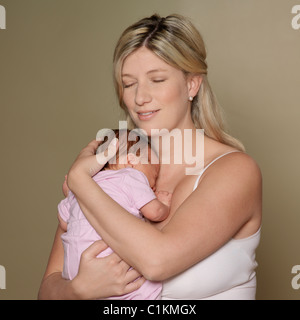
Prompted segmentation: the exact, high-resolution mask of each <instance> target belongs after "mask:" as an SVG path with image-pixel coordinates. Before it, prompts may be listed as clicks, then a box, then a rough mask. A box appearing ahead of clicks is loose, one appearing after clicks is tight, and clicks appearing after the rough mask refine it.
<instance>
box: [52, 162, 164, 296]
mask: <svg viewBox="0 0 300 320" xmlns="http://www.w3.org/2000/svg"><path fill="white" fill-rule="evenodd" d="M93 179H94V180H95V181H96V182H97V183H98V185H99V186H100V187H101V188H102V190H103V191H104V192H106V193H107V194H108V195H109V196H110V197H111V198H112V199H114V200H115V201H116V202H118V203H119V204H120V205H121V206H122V207H123V208H125V209H126V210H127V211H128V212H130V213H132V214H133V215H134V216H136V217H138V218H140V219H143V217H142V215H141V214H140V211H139V209H140V208H141V207H143V206H144V205H145V204H147V203H148V202H150V201H151V200H153V199H155V198H156V196H155V194H154V192H153V191H152V189H151V188H150V186H149V182H148V179H147V178H146V176H145V175H144V174H143V173H142V172H141V171H138V170H136V169H132V168H125V169H120V170H104V171H100V172H99V173H98V174H96V175H95V176H94V177H93ZM58 212H59V215H60V216H61V218H62V219H63V220H64V221H65V222H67V224H68V227H67V232H66V233H64V234H63V235H62V237H61V238H62V241H63V245H64V268H63V273H62V276H63V278H65V279H70V280H72V279H73V278H74V277H75V276H76V275H77V273H78V267H79V262H80V256H81V253H82V252H83V251H84V250H85V249H87V248H88V247H89V246H90V245H91V244H92V243H93V242H95V241H96V240H100V239H101V237H100V235H99V234H98V233H97V232H96V230H95V229H94V228H93V227H92V226H91V225H90V224H89V222H88V221H87V219H86V218H85V216H84V214H83V212H82V211H81V209H80V207H79V204H78V202H77V200H76V198H75V196H74V194H73V193H72V192H71V191H69V194H68V197H67V198H65V199H64V200H62V201H61V202H60V203H59V205H58ZM116 223H117V222H116ZM112 252H113V251H112V250H111V248H107V249H106V250H104V251H103V252H102V253H100V254H99V255H98V257H104V256H107V255H109V254H111V253H112ZM161 289H162V285H161V283H160V282H152V281H148V280H147V281H146V282H145V283H144V284H143V285H142V286H141V288H140V289H138V290H136V291H134V292H132V293H129V294H126V295H123V296H116V297H110V298H109V299H118V300H154V299H159V297H160V293H161Z"/></svg>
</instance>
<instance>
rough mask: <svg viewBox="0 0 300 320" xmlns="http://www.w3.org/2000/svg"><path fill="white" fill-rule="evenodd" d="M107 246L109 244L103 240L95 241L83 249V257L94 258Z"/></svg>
mask: <svg viewBox="0 0 300 320" xmlns="http://www.w3.org/2000/svg"><path fill="white" fill-rule="evenodd" d="M107 248H108V246H107V244H106V243H105V242H104V241H103V240H98V241H95V242H94V243H93V244H91V245H90V246H89V247H88V248H87V249H86V250H85V251H83V253H82V255H81V257H82V258H83V259H86V260H92V259H94V258H96V257H97V256H98V254H99V253H101V252H102V251H104V250H105V249H107Z"/></svg>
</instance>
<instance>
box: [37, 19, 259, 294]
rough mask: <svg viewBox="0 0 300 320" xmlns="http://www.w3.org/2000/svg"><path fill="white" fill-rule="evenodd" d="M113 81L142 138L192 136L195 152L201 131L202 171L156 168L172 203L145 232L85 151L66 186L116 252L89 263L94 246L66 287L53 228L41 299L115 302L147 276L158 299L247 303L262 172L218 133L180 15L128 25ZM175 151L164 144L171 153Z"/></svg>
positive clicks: (196, 45)
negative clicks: (102, 182) (98, 176)
mask: <svg viewBox="0 0 300 320" xmlns="http://www.w3.org/2000/svg"><path fill="white" fill-rule="evenodd" d="M114 81H115V87H116V91H117V95H118V97H119V101H120V105H121V107H122V108H123V109H124V110H125V112H126V114H127V118H128V121H130V123H131V124H132V126H133V127H138V128H141V129H143V130H145V131H146V133H147V134H148V135H151V134H152V132H153V129H159V130H161V129H167V130H166V132H171V131H172V130H174V129H177V130H176V132H177V134H178V135H180V136H181V137H183V136H184V130H185V129H190V130H191V131H192V133H193V135H192V137H193V139H192V140H191V141H192V145H191V147H192V150H193V151H195V150H196V149H197V148H198V147H199V146H198V145H196V141H197V140H196V135H197V132H198V131H197V129H204V132H205V135H204V169H203V170H201V171H200V172H199V173H198V174H197V175H186V169H187V168H190V167H191V164H190V163H185V162H183V163H182V164H176V163H174V162H172V161H171V163H169V164H162V165H161V169H160V173H159V178H158V180H157V185H156V190H157V191H168V192H169V193H172V194H173V197H172V203H171V209H170V216H169V217H168V219H166V220H165V221H163V222H161V223H159V224H156V225H155V226H153V225H151V224H149V223H144V222H143V221H141V220H138V219H136V218H134V217H133V216H132V215H131V214H129V213H128V212H126V210H124V209H123V208H122V207H120V206H119V205H118V204H117V203H116V202H114V201H113V200H112V199H111V198H109V197H108V196H107V195H106V194H105V193H104V192H103V191H102V189H101V188H100V187H99V186H98V185H96V184H95V183H94V182H93V180H92V178H91V176H92V175H93V174H94V173H96V172H98V171H99V170H100V169H101V167H102V166H101V165H100V164H99V163H98V162H97V160H96V156H95V152H96V149H97V147H98V144H99V143H98V142H97V141H92V142H91V143H89V144H88V146H87V147H86V148H84V149H83V150H82V151H81V153H80V154H79V156H78V158H77V159H76V161H75V162H74V164H73V166H72V167H71V169H70V171H69V175H68V184H69V187H70V189H71V190H72V192H73V193H74V194H75V195H76V197H77V200H78V202H79V203H80V206H81V208H82V209H83V212H84V214H85V216H86V217H87V219H88V220H89V221H90V223H91V224H92V225H93V227H94V228H95V229H96V230H97V232H98V233H99V234H101V236H102V238H103V239H104V241H105V243H107V244H108V245H109V246H110V247H111V248H112V249H113V250H114V252H115V253H114V254H112V255H111V256H109V257H107V258H103V259H96V258H95V257H96V256H97V254H98V253H99V252H100V251H101V250H103V249H104V248H106V244H105V243H104V242H98V243H96V244H94V245H93V246H91V247H90V248H88V249H87V250H86V252H84V253H83V255H82V258H81V263H80V267H79V272H78V275H77V277H76V278H75V279H74V280H72V281H66V280H64V279H62V277H61V271H62V265H63V249H62V244H61V239H60V235H61V233H62V231H61V230H60V229H59V228H58V230H57V233H56V237H55V241H54V246H53V249H52V252H51V255H50V259H49V264H48V266H47V270H46V273H45V276H44V279H43V282H42V284H41V288H40V294H39V296H40V298H48V299H49V298H55V299H60V298H61V299H66V298H80V299H96V298H105V297H108V296H111V295H121V294H125V293H128V292H130V291H133V290H135V289H137V288H138V287H139V286H141V284H142V283H143V281H144V278H146V279H149V280H152V281H163V291H162V299H255V291H256V275H255V268H256V265H257V264H256V261H255V250H256V248H257V246H258V244H259V239H260V226H261V215H262V212H261V210H262V209H261V207H262V203H261V202H262V195H261V193H262V181H261V180H262V179H261V173H260V170H259V168H258V166H257V164H256V163H255V161H254V160H253V159H252V158H251V157H249V156H248V155H247V154H246V153H245V152H244V148H243V146H242V144H241V143H240V142H239V141H237V140H236V139H235V138H233V137H231V136H230V135H228V134H227V133H226V132H225V129H224V126H223V122H222V117H221V113H220V110H219V107H218V105H217V103H216V100H215V98H214V95H213V93H212V90H211V88H210V86H209V83H208V80H207V65H206V52H205V47H204V43H203V40H202V38H201V36H200V34H199V32H198V31H197V30H196V28H195V27H194V26H193V24H192V23H191V22H190V21H189V20H188V19H186V18H184V17H182V16H180V15H170V16H167V17H165V18H161V17H160V16H158V15H154V16H151V17H149V18H145V19H142V20H141V21H139V22H137V23H135V24H134V25H132V26H130V27H129V28H127V29H126V30H125V31H124V33H123V34H122V36H121V38H120V40H119V42H118V44H117V46H116V49H115V54H114ZM185 141H186V140H184V139H182V143H183V144H184V143H185ZM174 147H175V146H174V144H172V143H171V145H170V148H171V150H170V152H171V154H173V151H174ZM160 151H161V150H160ZM159 154H160V155H161V154H162V153H159ZM171 160H172V159H171ZM116 221H117V222H118V223H117V224H116ZM130 267H133V269H130V270H129V268H130ZM128 270H129V271H128ZM140 274H142V275H143V277H144V278H143V277H141V278H138V277H139V275H140ZM137 278H138V280H137V281H134V280H135V279H137Z"/></svg>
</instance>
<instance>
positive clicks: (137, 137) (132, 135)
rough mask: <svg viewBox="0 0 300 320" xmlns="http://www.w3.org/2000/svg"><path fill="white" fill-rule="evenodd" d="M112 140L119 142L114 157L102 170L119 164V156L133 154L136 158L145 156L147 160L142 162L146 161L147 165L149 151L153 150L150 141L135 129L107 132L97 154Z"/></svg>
mask: <svg viewBox="0 0 300 320" xmlns="http://www.w3.org/2000/svg"><path fill="white" fill-rule="evenodd" d="M113 138H117V139H118V140H119V148H118V151H117V153H116V155H115V156H114V157H113V158H112V159H111V160H109V161H108V162H107V163H106V164H105V166H104V167H103V169H102V170H104V169H107V168H110V166H111V165H112V164H117V163H119V159H120V156H123V155H127V154H129V153H133V154H134V155H136V156H137V157H142V156H143V155H147V159H144V160H146V161H147V163H148V161H149V160H150V157H151V155H150V152H149V151H151V150H153V149H152V147H151V139H149V138H148V136H146V135H144V134H142V133H141V132H140V131H139V130H137V129H135V130H128V129H111V130H108V131H107V134H105V137H104V141H102V143H101V144H100V145H99V148H98V150H97V153H98V152H103V151H104V150H105V149H106V148H107V145H108V144H109V143H110V141H111V140H112V139H113ZM101 147H102V148H101Z"/></svg>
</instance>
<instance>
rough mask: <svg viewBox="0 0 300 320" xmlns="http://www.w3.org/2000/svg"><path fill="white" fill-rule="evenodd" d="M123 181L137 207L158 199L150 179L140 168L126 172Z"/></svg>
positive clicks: (124, 187) (125, 189)
mask: <svg viewBox="0 0 300 320" xmlns="http://www.w3.org/2000/svg"><path fill="white" fill-rule="evenodd" d="M123 183H124V184H123V186H122V188H123V190H124V191H125V192H126V193H127V195H128V196H129V197H131V199H132V202H133V203H134V204H135V206H136V208H137V209H140V208H141V207H143V206H144V205H145V204H147V203H148V202H150V201H152V200H153V199H156V196H155V193H154V192H153V190H152V189H151V187H150V185H149V182H148V179H147V178H146V176H145V175H144V174H143V173H142V172H140V171H138V170H131V171H130V173H128V174H126V176H125V178H124V180H123Z"/></svg>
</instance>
